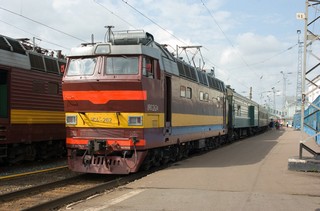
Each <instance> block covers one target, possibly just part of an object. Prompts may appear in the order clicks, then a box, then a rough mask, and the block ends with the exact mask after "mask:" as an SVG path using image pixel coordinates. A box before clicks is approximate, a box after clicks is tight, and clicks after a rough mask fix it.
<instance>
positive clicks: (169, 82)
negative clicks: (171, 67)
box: [164, 76, 172, 134]
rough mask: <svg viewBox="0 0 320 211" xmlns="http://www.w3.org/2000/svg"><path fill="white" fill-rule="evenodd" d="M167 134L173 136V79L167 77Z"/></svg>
mask: <svg viewBox="0 0 320 211" xmlns="http://www.w3.org/2000/svg"><path fill="white" fill-rule="evenodd" d="M164 90H165V93H164V97H165V126H164V127H165V134H171V116H172V115H171V113H172V110H171V103H172V102H171V98H172V87H171V78H170V77H168V76H166V78H165V89H164Z"/></svg>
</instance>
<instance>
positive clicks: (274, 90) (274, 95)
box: [272, 87, 276, 110]
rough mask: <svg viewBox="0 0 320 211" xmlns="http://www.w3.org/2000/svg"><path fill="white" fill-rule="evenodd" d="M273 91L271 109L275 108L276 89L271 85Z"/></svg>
mask: <svg viewBox="0 0 320 211" xmlns="http://www.w3.org/2000/svg"><path fill="white" fill-rule="evenodd" d="M272 92H273V110H276V89H275V88H274V87H272Z"/></svg>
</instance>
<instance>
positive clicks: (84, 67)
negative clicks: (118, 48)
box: [67, 58, 97, 76]
mask: <svg viewBox="0 0 320 211" xmlns="http://www.w3.org/2000/svg"><path fill="white" fill-rule="evenodd" d="M96 63H97V58H80V59H71V60H70V63H69V67H68V72H67V75H68V76H79V75H80V76H81V75H92V74H93V72H94V68H95V66H96Z"/></svg>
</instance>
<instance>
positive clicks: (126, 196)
mask: <svg viewBox="0 0 320 211" xmlns="http://www.w3.org/2000/svg"><path fill="white" fill-rule="evenodd" d="M143 191H145V190H134V191H131V192H129V193H126V194H124V195H122V196H120V197H118V198H115V199H112V200H110V201H109V202H108V203H107V204H105V205H103V206H101V207H97V208H89V209H86V210H85V211H100V210H103V209H106V208H108V207H110V206H113V205H115V204H118V203H120V202H122V201H124V200H126V199H129V198H131V197H133V196H135V195H138V194H139V193H141V192H143Z"/></svg>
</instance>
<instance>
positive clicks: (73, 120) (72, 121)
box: [66, 114, 77, 125]
mask: <svg viewBox="0 0 320 211" xmlns="http://www.w3.org/2000/svg"><path fill="white" fill-rule="evenodd" d="M66 124H67V125H76V124H77V115H70V114H67V115H66Z"/></svg>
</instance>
